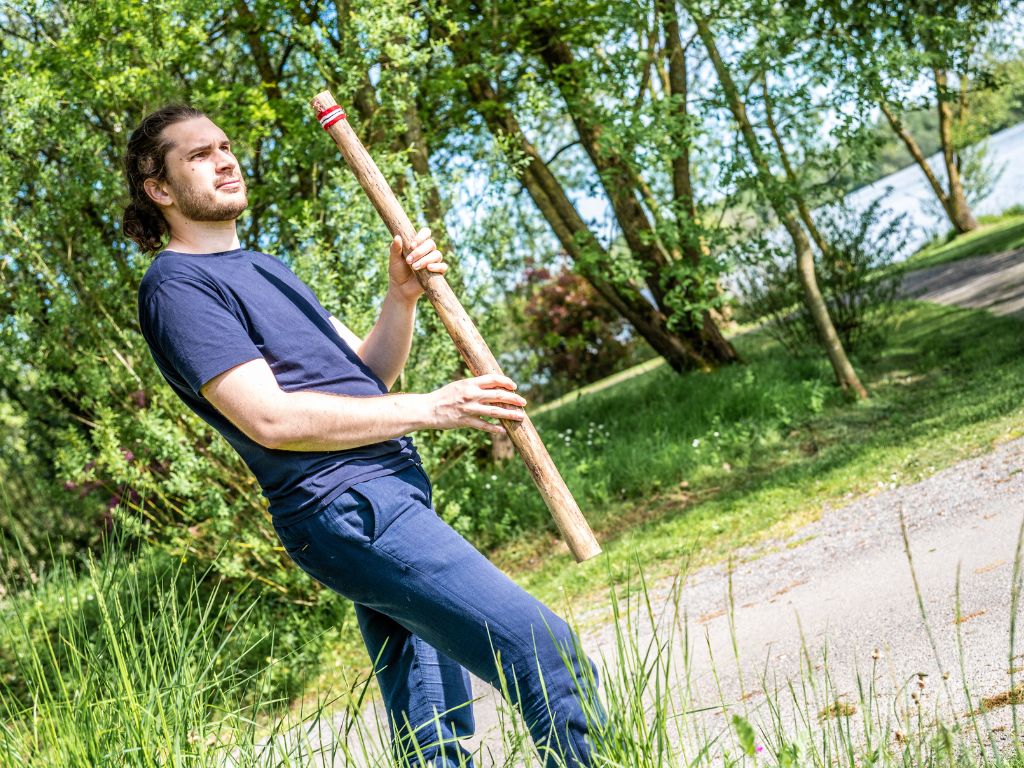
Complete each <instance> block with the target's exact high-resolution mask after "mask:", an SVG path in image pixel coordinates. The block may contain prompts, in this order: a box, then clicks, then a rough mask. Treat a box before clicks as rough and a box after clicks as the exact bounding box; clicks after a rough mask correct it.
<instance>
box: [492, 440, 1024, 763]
mask: <svg viewBox="0 0 1024 768" xmlns="http://www.w3.org/2000/svg"><path fill="white" fill-rule="evenodd" d="M1022 468H1024V439H1020V440H1016V441H1013V442H1011V443H1007V444H1004V445H1002V446H1000V447H999V448H997V449H996V450H995V451H994V452H993V453H992V454H990V455H988V456H985V457H982V458H979V459H973V460H970V461H965V462H962V463H960V464H957V465H955V466H953V467H950V468H948V469H946V470H943V471H941V472H938V473H937V474H935V475H934V476H932V477H930V478H928V479H926V480H924V481H922V482H920V483H917V484H915V485H911V486H904V487H900V488H891V489H885V490H880V491H879V492H878V493H876V494H874V495H871V496H868V497H864V498H859V499H856V500H853V501H851V502H850V503H849V504H847V505H846V506H843V507H841V508H839V509H826V510H824V511H823V515H822V517H821V519H820V520H818V521H817V522H815V523H813V524H811V525H808V526H806V527H805V528H803V529H801V530H800V531H799V532H798V533H797V534H795V535H794V536H793V537H792V538H791V539H788V540H785V541H777V542H772V543H771V544H769V545H765V546H764V547H761V548H760V549H757V550H742V551H739V552H737V553H736V560H735V561H734V562H735V563H737V564H736V565H735V566H734V567H733V569H732V573H731V577H730V574H729V572H728V569H727V567H726V566H718V567H713V568H706V569H701V570H699V571H697V572H696V573H693V574H691V575H690V576H689V577H688V578H687V579H686V580H685V582H684V583H683V586H682V589H681V591H680V593H679V602H678V605H679V610H680V611H681V612H683V613H684V614H685V615H686V616H687V617H688V619H689V624H690V643H689V645H690V662H691V665H692V668H691V673H690V682H691V685H692V687H693V694H692V699H690V700H689V701H688V702H687V704H686V707H685V708H686V709H689V710H693V709H698V708H701V707H714V706H716V705H718V704H720V703H721V701H722V700H723V699H724V701H726V702H727V703H729V704H731V705H735V704H737V703H738V702H740V700H741V699H745V700H746V704H747V707H749V708H750V709H751V710H752V718H751V719H752V720H755V721H756V720H757V718H758V712H757V711H758V709H759V708H760V710H761V712H760V714H761V715H766V712H765V711H764V709H765V708H764V706H763V704H764V699H765V697H764V693H765V692H764V690H763V685H762V682H763V681H762V676H763V674H764V672H765V670H768V671H769V673H770V675H771V678H772V680H774V683H776V684H778V685H780V686H784V684H785V681H787V680H789V679H794V680H795V679H798V678H800V676H801V672H802V669H803V668H802V665H801V658H802V657H801V654H802V648H803V647H804V645H805V644H806V647H807V649H808V651H809V652H810V655H811V659H812V663H813V664H814V666H815V667H816V670H815V677H817V678H818V684H819V685H820V684H821V682H822V680H823V677H824V672H823V670H822V666H823V651H824V650H825V649H826V647H827V650H828V667H829V670H830V677H831V681H832V685H833V686H834V688H835V690H836V692H837V693H838V694H839V695H840V696H841V697H844V698H845V700H846V701H849V702H855V701H856V700H857V698H858V695H857V685H856V677H857V672H858V670H859V671H860V672H861V673H862V674H864V673H866V672H867V671H868V670H870V668H871V665H872V654H873V653H874V652H875V650H876V649H878V651H879V652H880V655H881V665H880V667H879V669H880V670H881V674H880V677H879V687H878V698H879V700H880V702H882V703H883V704H885V705H887V706H890V707H891V705H892V703H893V701H894V700H895V698H896V697H897V694H898V693H899V690H900V689H901V687H903V686H904V685H905V684H906V683H907V682H908V681H911V682H912V683H913V684H914V688H915V689H916V678H915V675H916V674H917V673H919V672H924V673H926V674H927V675H928V677H927V678H925V680H926V685H925V688H924V691H923V693H922V698H923V701H924V702H925V704H926V705H927V706H931V705H932V704H933V703H934V701H935V698H936V697H937V696H940V692H941V689H942V688H943V680H942V673H943V672H946V673H949V679H948V681H947V682H948V683H949V686H950V689H951V691H952V692H953V697H954V704H953V708H954V710H956V711H957V712H958V713H960V714H962V713H964V712H966V711H968V709H969V707H968V705H967V702H966V700H965V697H964V694H963V685H962V679H963V676H962V675H961V671H960V668H959V659H958V654H957V650H956V649H957V640H956V630H957V623H956V621H955V616H956V613H955V605H956V600H955V594H956V579H957V568H958V566H959V569H960V600H961V611H960V616H961V621H960V624H959V629H960V631H961V633H962V639H963V643H964V647H965V648H966V655H965V660H964V661H965V666H964V670H965V672H966V679H967V680H968V682H969V684H970V689H971V692H972V695H973V696H974V697H975V698H974V704H975V706H976V705H977V701H978V697H989V696H995V695H997V694H1000V693H1003V692H1005V691H1007V690H1008V688H1009V674H1008V671H1009V666H1010V665H1009V658H1010V655H1011V654H1010V652H1009V651H1010V649H1009V604H1010V581H1011V574H1012V569H1013V561H1014V554H1015V549H1016V546H1017V541H1018V535H1019V533H1020V530H1021V524H1022V522H1024V471H1022ZM901 512H902V514H903V517H904V520H905V522H906V526H907V532H908V537H909V541H910V551H911V554H912V556H913V563H914V567H915V570H916V574H917V579H918V582H919V584H920V588H921V593H922V597H923V600H924V605H925V610H926V612H927V615H928V618H929V626H930V627H931V630H932V633H933V636H934V638H935V641H936V644H937V647H938V649H939V658H940V660H941V668H940V665H939V662H938V661H937V660H936V657H935V654H934V653H933V651H932V648H931V645H930V643H929V641H928V637H927V634H926V632H925V628H924V624H923V622H922V618H921V614H920V611H919V608H918V605H917V598H916V595H915V591H914V586H913V582H912V580H911V569H910V566H909V563H908V559H907V555H906V552H905V548H904V543H903V537H902V535H901V532H900V513H901ZM730 578H731V582H732V590H733V597H732V606H733V607H732V621H733V623H734V625H735V635H736V640H737V649H738V656H739V659H740V663H739V665H737V663H736V661H735V659H734V655H733V646H732V634H731V631H730V626H729V624H730V617H729V605H730V603H729V597H728V589H729V582H730ZM651 593H652V598H653V601H654V605H655V606H656V607H657V610H658V611H660V612H662V613H663V615H664V617H665V619H671V614H672V612H673V604H674V598H673V585H672V584H671V583H670V582H662V583H659V584H656V585H655V586H654V588H653V589H652V590H651ZM640 624H641V630H640V635H641V647H643V646H644V644H645V642H646V641H647V640H648V639H649V638H650V637H651V636H652V631H651V627H650V625H649V622H645V621H641V622H640ZM1022 631H1024V629H1022ZM662 636H663V637H664V636H665V634H664V625H663V627H662ZM1021 645H1024V643H1021V642H1019V641H1018V649H1020V646H1021ZM584 646H585V647H586V648H587V649H588V652H589V653H591V655H593V656H595V657H600V658H603V659H604V663H606V664H610V663H612V659H611V658H610V654H611V653H612V652H613V649H614V647H615V643H614V632H613V629H612V628H611V623H610V619H609V621H608V622H607V623H606V628H605V629H604V630H603V631H600V632H597V633H592V634H591V635H589V636H586V637H585V638H584ZM675 658H676V659H677V660H679V662H678V663H679V664H680V666H681V663H682V662H681V660H682V658H683V649H682V647H681V644H680V643H679V642H677V643H676V644H675ZM712 660H713V661H712ZM713 666H714V669H715V671H716V672H717V678H718V679H717V683H716V681H715V676H713V674H712V667H713ZM740 671H742V680H744V681H745V685H744V686H743V687H742V689H741V685H740V680H741V675H740ZM1020 677H1021V675H1020V674H1019V673H1018V680H1019V679H1020ZM772 680H770V681H769V689H771V688H772ZM718 686H721V692H719V690H718ZM683 687H684V685H683V683H682V682H680V683H679V686H678V688H679V690H682V689H683ZM475 690H476V691H477V692H479V693H481V694H483V699H482V700H481V701H480V702H479V703H478V705H477V715H478V727H479V730H480V735H479V736H478V738H477V739H476V743H479V742H481V741H482V742H484V743H486V744H488V745H490V746H492V748H493V747H494V746H495V745H496V743H497V741H498V738H497V737H498V734H497V733H495V730H494V725H495V719H494V714H493V713H494V711H495V706H496V700H495V698H494V697H493V696H492V695H491V693H490V692H489V691H487V689H486V686H484V685H483V684H479V685H478V687H477V688H476V689H475ZM908 691H909V689H908ZM941 698H942V700H943V701H945V700H946V699H945V697H944V696H942V697H941ZM815 714H816V712H812V713H811V716H812V717H813V716H814V715H815ZM1008 716H1009V709H1008V708H1007V709H1004V710H1002V711H996V712H994V713H993V715H992V718H993V725H996V726H997V727H998V724H1003V725H1005V721H1006V719H1007V718H1008ZM703 718H704V720H705V722H704V723H702V726H703V727H708V728H711V729H712V730H714V729H715V728H716V727H721V726H723V725H724V724H725V723H726V718H724V717H723V716H722V715H721V714H720V712H711V713H708V714H706V715H704V716H703ZM716 720H717V721H718V722H717V724H716ZM997 737H998V738H1009V732H1008V731H999V732H997Z"/></svg>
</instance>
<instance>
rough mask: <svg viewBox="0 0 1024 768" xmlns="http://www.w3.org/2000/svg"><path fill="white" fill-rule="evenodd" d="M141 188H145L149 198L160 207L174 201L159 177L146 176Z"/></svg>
mask: <svg viewBox="0 0 1024 768" xmlns="http://www.w3.org/2000/svg"><path fill="white" fill-rule="evenodd" d="M142 188H143V189H144V190H146V194H147V195H149V199H150V200H152V201H153V202H154V203H156V204H157V205H159V206H160V207H162V208H166V207H167V206H169V205H171V203H173V202H174V201H173V200H172V199H171V195H170V193H169V192H168V191H167V185H166V184H165V183H164V182H162V181H160V179H154V178H148V179H146V180H145V181H144V182H142Z"/></svg>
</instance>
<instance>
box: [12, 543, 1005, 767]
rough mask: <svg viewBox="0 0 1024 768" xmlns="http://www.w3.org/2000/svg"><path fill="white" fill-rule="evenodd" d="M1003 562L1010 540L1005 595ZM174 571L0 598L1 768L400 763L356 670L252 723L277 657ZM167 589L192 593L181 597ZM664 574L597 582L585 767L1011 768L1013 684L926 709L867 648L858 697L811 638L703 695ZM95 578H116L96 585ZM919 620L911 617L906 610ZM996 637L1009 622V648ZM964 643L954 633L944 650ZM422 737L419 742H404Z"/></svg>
mask: <svg viewBox="0 0 1024 768" xmlns="http://www.w3.org/2000/svg"><path fill="white" fill-rule="evenodd" d="M1020 565H1021V563H1020V548H1018V554H1017V558H1016V561H1015V564H1014V578H1013V587H1012V588H1011V591H1012V592H1013V594H1012V595H1011V598H1010V600H1011V603H1012V604H1014V605H1015V604H1016V601H1017V596H1018V595H1019V587H1020V573H1021V568H1020ZM912 567H913V565H912V562H911V568H912ZM182 576H183V574H182V572H181V571H176V570H174V569H172V570H168V571H166V572H165V573H164V577H165V578H164V579H163V580H162V581H161V585H162V586H160V587H158V588H157V592H158V593H159V595H160V596H161V597H162V598H163V599H162V600H158V601H157V602H158V604H159V607H160V610H159V611H158V612H157V613H155V614H154V613H153V612H152V611H151V610H149V609H147V608H146V607H145V605H146V603H147V599H148V598H146V596H145V595H142V594H140V592H141V591H148V590H149V588H150V586H151V585H150V584H149V582H148V580H146V579H141V578H140V577H139V575H138V570H137V569H135V568H134V567H133V565H132V564H131V563H129V562H127V561H126V559H125V558H124V557H123V556H121V555H120V554H119V553H117V552H111V553H108V555H107V556H105V557H103V558H101V559H100V560H97V561H92V562H90V564H89V566H88V568H87V569H86V573H85V575H84V577H80V576H78V575H76V574H74V573H72V571H71V570H70V569H68V568H66V567H58V568H57V569H56V570H55V571H54V572H53V573H52V574H51V575H50V576H49V577H47V578H46V579H43V580H40V581H39V582H37V583H36V584H34V585H32V586H30V587H29V588H28V589H26V590H23V591H21V592H20V593H18V594H17V595H15V596H9V597H8V598H7V599H6V600H5V601H4V602H3V603H2V604H0V614H2V619H3V622H2V624H0V639H2V640H3V642H4V644H5V647H6V646H7V644H11V643H13V644H15V645H17V646H18V647H19V648H20V649H21V653H20V655H19V660H20V673H21V675H23V679H22V680H21V684H22V688H21V690H20V691H19V692H17V693H16V692H15V691H14V690H13V689H12V686H11V685H10V684H9V683H8V684H5V685H2V686H0V713H2V717H0V764H2V765H4V766H5V767H9V768H22V767H23V766H24V767H28V766H32V767H33V768H50V767H51V766H53V767H54V768H56V767H57V766H60V768H93V767H94V766H108V765H109V766H131V767H134V766H147V767H148V766H154V767H155V766H189V767H190V768H207V767H209V768H214V766H216V767H217V768H220V767H221V766H247V767H248V766H253V767H256V766H266V767H267V768H270V767H271V766H274V767H278V766H279V767H281V768H285V767H287V766H303V767H306V766H328V765H346V766H349V765H375V766H380V768H389V767H391V768H399V766H401V768H406V765H407V763H399V762H396V761H394V760H392V759H390V758H389V755H388V751H387V746H386V744H385V743H384V737H382V735H381V733H380V731H379V729H377V728H376V727H375V726H374V725H372V724H369V723H368V722H367V721H366V720H365V719H362V718H360V716H359V714H358V711H359V703H360V700H361V699H362V698H363V697H364V696H365V695H366V694H367V690H368V685H369V683H370V681H369V680H362V681H358V682H357V683H355V684H354V685H353V686H351V687H349V688H348V689H346V690H342V691H340V692H339V693H337V694H335V693H332V692H330V691H327V690H326V689H325V690H323V691H321V692H320V695H319V697H318V700H317V703H316V704H315V705H314V706H313V707H311V708H310V709H308V710H305V711H302V710H299V711H293V712H284V713H281V714H279V716H278V717H275V718H273V719H271V720H269V721H268V720H267V718H265V717H262V716H261V710H262V709H264V708H269V707H272V705H273V703H274V702H272V701H269V700H268V699H266V698H265V693H266V691H267V690H268V687H267V684H266V681H267V680H268V679H269V678H270V677H271V676H272V674H273V666H274V665H275V664H279V663H281V661H279V660H278V661H275V660H271V659H267V660H266V661H265V663H264V664H262V665H261V666H260V667H259V668H258V669H256V670H255V672H254V673H252V674H241V673H240V670H243V669H245V668H246V667H247V664H248V660H247V659H246V656H247V655H248V654H249V653H250V652H251V651H249V650H247V649H246V648H245V647H242V648H241V649H240V650H237V651H236V652H234V653H231V652H227V651H226V650H225V649H226V648H228V647H229V646H228V645H226V644H225V643H224V642H222V641H219V640H218V639H217V637H218V634H219V627H218V623H219V621H220V619H221V613H220V610H219V609H218V607H217V605H218V604H221V603H223V601H220V600H216V599H213V600H207V599H205V598H202V597H201V596H200V595H201V590H200V589H198V587H199V584H200V582H201V580H202V576H201V575H199V576H196V577H195V578H191V579H190V578H189V577H188V575H187V574H185V578H184V579H183V578H182ZM182 584H185V585H189V584H190V585H191V586H190V587H188V586H186V588H185V590H184V591H181V590H180V588H181V585H182ZM681 584H682V579H677V580H676V583H675V588H674V589H673V591H672V596H671V597H670V599H669V600H668V603H667V606H668V611H667V613H666V614H662V613H661V612H660V608H659V607H657V606H655V605H654V603H653V599H652V596H651V593H650V592H649V590H648V589H647V581H646V579H645V578H644V577H643V574H642V573H641V574H639V575H637V573H636V572H633V573H631V574H630V576H629V579H627V582H626V588H625V589H624V590H621V591H620V590H619V589H618V588H617V587H616V586H615V585H614V584H613V585H612V586H610V587H609V588H608V592H607V595H606V596H607V599H608V601H609V603H610V605H612V606H613V610H614V620H613V627H612V630H613V632H612V634H613V637H614V642H613V644H612V649H613V650H612V652H611V654H610V655H609V656H608V657H605V658H604V659H603V660H602V663H601V664H600V665H599V675H600V678H601V680H602V685H601V695H602V698H603V701H604V703H605V709H606V710H607V713H608V718H607V720H606V721H605V722H603V723H598V722H597V720H596V719H595V721H594V724H593V730H592V733H593V738H594V741H595V742H596V746H595V753H596V755H597V757H596V763H595V764H596V765H600V766H636V767H637V768H648V767H649V768H675V767H676V766H679V767H680V768H681V767H682V766H691V767H693V768H711V766H716V768H717V767H718V766H723V767H724V768H734V767H736V768H738V767H739V766H751V767H753V766H762V765H763V766H774V767H777V768H796V767H797V766H800V767H801V768H802V767H803V766H809V767H811V768H826V767H828V768H832V766H849V768H854V766H863V765H872V766H876V767H877V768H896V767H897V766H899V767H900V768H933V767H934V768H939V767H940V766H942V767H952V768H973V767H974V766H1006V767H1007V768H1021V766H1024V753H1022V752H1021V750H1020V743H1021V742H1020V733H1019V730H1018V726H1017V722H1016V718H1014V720H1013V725H1012V728H1013V730H1012V733H1013V735H1014V737H1015V742H1014V743H1015V744H1016V745H1017V746H1016V747H1015V751H1013V752H1012V753H1006V752H1005V751H1004V750H1003V749H1002V748H1000V747H998V746H997V745H996V744H995V738H994V731H995V729H996V728H1000V729H1002V728H1005V726H1002V725H1000V726H992V725H991V723H990V720H989V715H988V713H989V712H990V711H992V710H993V709H996V708H1002V707H1007V706H1009V707H1015V706H1016V705H1018V704H1019V699H1020V697H1019V696H1018V695H1017V694H1016V693H1015V691H1016V690H1017V689H1013V691H1011V693H1010V694H1008V695H1007V696H1006V697H1005V699H1006V700H1005V701H1003V700H1002V699H1000V700H999V701H995V700H989V699H982V700H980V706H978V707H977V708H976V709H974V708H972V707H971V706H970V703H971V700H972V696H971V693H970V691H969V689H968V688H967V687H965V690H964V697H961V696H960V695H959V694H954V693H953V692H952V690H951V687H949V686H947V687H946V688H945V689H944V693H943V692H937V694H938V695H937V696H936V700H935V703H934V705H929V706H927V707H926V706H924V705H923V704H922V699H921V698H920V697H919V696H917V695H916V690H917V688H916V686H904V687H903V688H902V689H901V690H900V691H899V692H898V693H896V694H893V695H891V696H890V695H888V694H887V695H885V696H882V695H881V694H880V693H879V688H878V684H879V682H880V678H881V677H882V673H881V670H880V668H879V666H878V663H877V661H878V660H877V658H875V660H874V663H873V664H872V667H871V669H870V670H869V671H867V672H864V673H858V674H857V675H856V691H857V693H856V694H852V695H851V696H849V697H847V696H843V695H840V694H838V686H837V681H836V680H835V679H834V678H833V676H832V672H831V666H830V664H831V661H830V658H829V656H828V652H827V648H820V649H810V648H808V647H807V646H806V643H805V645H804V651H803V658H802V659H801V665H800V671H799V673H798V674H797V675H796V676H795V677H794V678H793V679H789V680H782V681H780V680H777V679H775V678H774V677H773V676H772V675H770V674H769V672H768V670H767V669H766V670H765V672H764V673H763V674H762V675H760V676H759V678H758V679H757V680H753V681H751V682H752V683H754V684H756V685H758V686H760V688H761V690H763V691H764V692H765V696H764V697H763V698H761V699H759V700H758V702H757V704H752V703H751V702H750V700H749V697H747V696H744V695H740V694H742V691H743V690H744V688H743V683H742V677H741V678H740V689H739V691H740V694H737V693H735V692H729V691H728V690H726V688H725V687H722V686H719V687H718V689H717V690H718V693H717V694H710V695H708V694H700V693H697V686H696V685H695V679H694V676H693V674H694V673H693V667H692V663H693V662H692V659H693V648H694V642H695V641H694V639H693V638H692V637H691V636H690V629H689V624H688V621H687V619H686V617H685V615H684V614H683V613H682V612H681V611H680V601H679V594H680V593H679V588H680V586H681ZM111 585H116V586H117V587H118V588H117V589H115V590H110V589H109V587H110V586H111ZM79 590H85V591H86V594H91V595H92V596H93V599H94V600H95V601H96V602H97V603H98V605H99V612H100V613H101V615H102V616H103V621H102V623H101V626H100V628H99V631H97V632H92V633H82V632H80V631H79V627H80V625H81V618H80V617H81V611H80V610H79V606H78V605H77V604H75V602H74V601H73V600H70V599H69V600H66V601H65V602H64V603H61V604H60V607H58V608H56V609H55V610H56V611H57V612H58V613H59V615H60V619H61V621H60V625H61V627H62V629H61V631H60V633H59V636H58V637H56V638H55V639H54V640H55V642H54V643H52V644H47V643H39V642H35V641H34V640H35V639H36V638H37V634H36V633H35V632H34V629H36V627H35V625H36V623H37V622H38V614H39V611H40V610H41V605H42V603H43V602H44V601H45V602H47V604H50V603H51V602H52V600H53V596H54V594H60V593H63V594H66V595H69V596H70V595H73V594H74V593H76V592H77V591H79ZM922 605H923V604H922ZM252 607H253V606H252V604H250V605H248V606H244V607H243V611H242V617H241V619H240V621H239V622H238V624H237V625H236V629H235V631H237V632H238V633H241V634H245V633H246V632H247V631H248V630H247V619H246V616H248V615H251V609H252ZM729 610H730V613H731V611H732V610H733V607H732V605H731V604H730V608H729ZM922 618H923V619H924V620H925V621H926V622H927V616H926V615H925V614H924V612H923V607H922ZM730 626H731V627H733V628H734V627H735V623H734V622H730ZM26 640H32V642H25V641H26ZM697 642H700V641H699V640H698V641H697ZM1012 643H1013V638H1012V629H1011V648H1012V647H1013V646H1012ZM58 646H60V647H59V648H58ZM733 646H734V647H735V646H736V638H735V636H734V637H733ZM938 653H939V649H936V654H937V655H938ZM964 653H965V651H964V649H963V646H962V644H961V646H960V648H959V657H960V659H961V661H962V659H963V655H964ZM1010 655H1011V656H1012V655H1013V652H1012V650H1011V653H1010ZM735 662H736V664H737V665H739V664H740V663H741V659H739V658H738V657H737V658H736V659H735ZM710 671H711V673H712V675H713V676H714V677H715V679H716V680H718V679H719V678H720V677H721V676H722V675H724V674H725V673H726V672H727V670H725V669H724V668H721V667H716V666H715V665H714V664H713V665H712V667H711V669H710ZM512 684H514V681H509V685H510V686H511V685H512ZM581 684H586V683H585V682H584V683H581ZM843 684H844V685H848V683H845V682H844V683H843ZM908 688H909V690H908ZM963 698H966V701H967V707H966V709H965V707H964V702H963ZM498 732H499V733H500V734H501V739H502V744H501V748H500V750H501V754H502V755H503V756H504V762H503V764H505V765H521V766H524V768H539V765H540V763H539V760H538V756H537V755H536V753H535V752H534V751H533V749H532V747H531V744H530V741H529V738H528V736H527V734H526V732H525V729H524V728H523V725H522V723H521V721H520V720H519V719H518V718H517V717H516V716H515V715H514V713H513V712H512V711H511V710H510V709H509V708H508V707H507V706H505V707H502V708H500V709H499V712H498ZM429 746H430V745H420V748H421V752H422V750H424V749H426V748H427V747H429ZM474 757H475V760H476V762H477V765H478V766H481V767H482V768H483V767H484V766H490V765H495V764H499V763H496V762H495V760H496V758H495V757H494V756H493V755H491V754H490V753H488V752H487V751H486V748H485V747H484V746H481V747H479V748H478V749H477V751H476V754H475V755H474Z"/></svg>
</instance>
